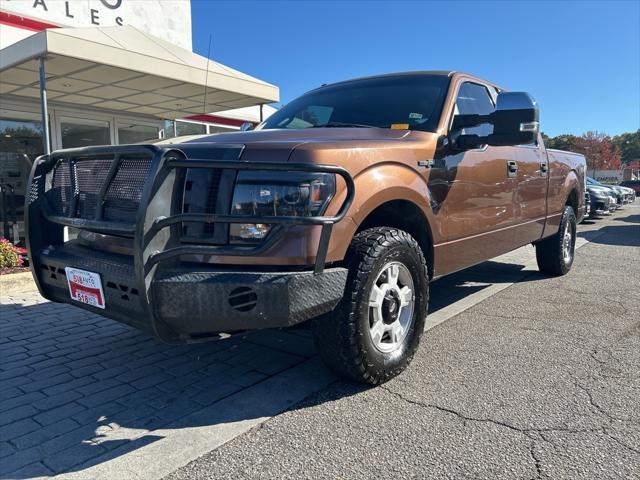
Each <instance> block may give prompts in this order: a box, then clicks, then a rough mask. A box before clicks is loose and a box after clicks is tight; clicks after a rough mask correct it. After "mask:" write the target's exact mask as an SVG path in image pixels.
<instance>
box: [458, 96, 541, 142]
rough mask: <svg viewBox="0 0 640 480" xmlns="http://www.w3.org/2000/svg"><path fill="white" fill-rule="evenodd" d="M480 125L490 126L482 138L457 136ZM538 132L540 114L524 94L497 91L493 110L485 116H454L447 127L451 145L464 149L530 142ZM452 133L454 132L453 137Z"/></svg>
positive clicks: (530, 98)
mask: <svg viewBox="0 0 640 480" xmlns="http://www.w3.org/2000/svg"><path fill="white" fill-rule="evenodd" d="M483 123H490V124H492V125H493V133H492V134H490V135H486V136H478V135H460V134H459V132H460V130H461V129H463V128H467V127H475V126H477V125H481V124H483ZM539 131H540V112H539V110H538V105H537V103H536V101H535V100H534V99H533V97H531V95H529V94H528V93H526V92H501V93H499V94H498V100H497V102H496V109H495V110H494V111H493V113H490V114H488V115H456V116H455V117H454V119H453V125H452V128H451V133H452V134H453V135H452V137H453V138H452V140H453V144H454V145H456V146H457V147H458V148H460V149H463V150H467V149H470V148H477V147H478V146H480V145H492V146H497V147H502V146H510V145H526V144H529V143H534V142H535V141H536V139H537V138H538V133H539ZM456 133H458V134H457V135H456Z"/></svg>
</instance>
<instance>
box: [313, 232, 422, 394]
mask: <svg viewBox="0 0 640 480" xmlns="http://www.w3.org/2000/svg"><path fill="white" fill-rule="evenodd" d="M346 263H347V267H348V268H349V275H348V277H347V284H346V285H347V286H346V288H345V294H344V297H343V299H342V300H341V302H340V303H339V304H338V306H337V307H336V308H335V310H334V311H332V312H330V313H328V314H326V315H323V316H322V317H320V318H318V319H316V320H314V323H313V332H314V338H315V342H316V347H317V349H318V351H319V353H320V356H321V357H322V359H323V360H324V362H325V363H326V364H327V365H328V366H329V367H330V368H331V369H332V370H334V371H335V372H337V373H338V374H340V375H341V376H344V377H346V378H348V379H350V380H355V381H358V382H363V383H368V384H372V385H377V384H380V383H384V382H386V381H387V380H389V379H391V378H393V377H395V376H396V375H398V374H399V373H401V372H402V371H403V370H404V369H405V368H406V367H407V365H408V364H409V363H410V362H411V359H412V358H413V355H414V354H415V352H416V349H417V348H418V345H419V343H420V337H421V336H422V332H423V330H424V322H425V319H426V315H427V303H428V295H429V294H428V288H429V280H428V273H427V264H426V261H425V258H424V255H423V253H422V249H421V248H420V246H419V245H418V243H417V242H416V240H415V239H414V238H413V237H412V236H411V235H409V234H408V233H407V232H404V231H402V230H398V229H394V228H388V227H378V228H371V229H368V230H364V231H362V232H360V233H358V234H357V235H356V236H355V237H354V239H353V241H352V242H351V245H350V247H349V252H348V254H347V259H346Z"/></svg>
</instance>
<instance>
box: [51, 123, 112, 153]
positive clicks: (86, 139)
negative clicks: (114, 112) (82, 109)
mask: <svg viewBox="0 0 640 480" xmlns="http://www.w3.org/2000/svg"><path fill="white" fill-rule="evenodd" d="M60 131H61V139H62V148H75V147H88V146H93V145H111V133H110V130H109V122H107V121H101V120H88V119H87V120H85V119H63V120H62V121H61V122H60Z"/></svg>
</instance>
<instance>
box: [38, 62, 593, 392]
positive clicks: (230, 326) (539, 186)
mask: <svg viewBox="0 0 640 480" xmlns="http://www.w3.org/2000/svg"><path fill="white" fill-rule="evenodd" d="M584 198H585V161H584V158H583V157H582V156H580V155H576V154H573V153H568V152H561V151H557V150H546V149H545V147H544V144H543V141H542V138H541V136H540V134H539V112H538V107H537V105H536V102H535V101H534V100H533V99H532V97H531V96H529V95H528V94H527V93H523V92H508V91H505V90H503V89H502V88H500V87H498V86H496V85H494V84H493V83H491V82H487V81H485V80H482V79H480V78H477V77H474V76H471V75H467V74H463V73H456V72H436V71H433V72H431V71H430V72H413V73H400V74H389V75H381V76H375V77H367V78H360V79H356V80H349V81H344V82H339V83H335V84H331V85H323V86H322V87H320V88H317V89H315V90H312V91H311V92H309V93H307V94H305V95H303V96H302V97H300V98H298V99H296V100H293V101H292V102H291V103H289V104H288V105H286V106H284V107H283V108H281V109H280V110H279V111H277V112H275V113H274V114H273V115H272V116H271V117H270V118H268V119H267V120H266V121H265V122H263V123H262V124H261V125H259V126H258V127H257V128H256V129H255V130H254V131H239V132H234V133H222V134H216V135H203V136H198V137H187V138H178V139H172V140H164V141H160V142H157V143H154V144H145V145H122V146H106V147H91V148H81V149H72V150H61V151H57V152H54V153H52V154H50V155H48V156H43V157H40V158H39V159H37V161H36V162H35V164H34V166H33V169H32V172H31V177H30V189H29V191H28V198H27V205H26V211H27V212H28V213H27V230H28V246H29V254H30V260H31V268H32V271H33V274H34V277H35V280H36V282H37V284H38V287H39V289H40V292H41V293H42V295H43V296H44V297H46V298H48V299H50V300H53V301H56V302H66V303H71V304H73V305H76V306H78V307H80V308H84V309H87V310H89V311H92V312H95V313H99V314H101V315H104V316H106V317H109V318H112V319H115V320H118V321H121V322H124V323H126V324H129V325H132V326H134V327H138V328H141V329H144V330H147V331H149V332H150V333H152V334H153V335H155V336H156V337H157V338H159V339H161V340H163V341H167V342H195V341H203V340H206V339H211V338H218V337H219V334H220V333H221V332H228V333H232V332H239V331H245V330H248V329H260V328H271V327H286V326H290V325H294V324H297V323H300V322H304V321H306V320H311V319H312V320H313V321H312V330H313V333H314V337H315V341H316V344H317V347H318V351H319V352H320V355H321V356H322V358H323V359H324V360H325V362H326V363H327V364H328V365H329V366H330V367H331V368H333V369H334V370H336V371H337V372H339V373H340V374H342V375H344V376H346V377H348V378H351V379H355V380H358V381H362V382H367V383H371V384H377V383H381V382H384V381H386V380H388V379H389V378H391V377H393V376H395V375H397V374H398V373H399V372H401V371H402V370H403V369H404V368H405V367H406V366H407V364H408V363H409V362H410V360H411V358H412V356H413V355H414V352H415V351H416V348H417V347H418V343H419V341H420V338H421V335H422V332H423V330H424V325H425V319H426V315H427V301H428V291H429V282H430V281H432V280H434V279H436V278H438V277H441V276H443V275H447V274H449V273H452V272H456V271H459V270H461V269H464V268H466V267H469V266H471V265H475V264H478V263H480V262H483V261H485V260H487V259H490V258H492V257H495V256H497V255H500V254H502V253H505V252H508V251H510V250H513V249H515V248H518V247H520V246H522V245H526V244H530V243H532V244H534V245H535V247H536V255H537V260H538V265H539V267H540V270H541V271H542V272H544V273H546V274H550V275H563V274H565V273H567V272H568V271H569V269H570V268H571V265H572V263H573V258H574V244H575V238H576V223H577V222H579V221H580V220H581V219H582V217H583V215H584V210H585V204H584ZM69 231H71V232H76V234H75V235H68V234H67V232H69Z"/></svg>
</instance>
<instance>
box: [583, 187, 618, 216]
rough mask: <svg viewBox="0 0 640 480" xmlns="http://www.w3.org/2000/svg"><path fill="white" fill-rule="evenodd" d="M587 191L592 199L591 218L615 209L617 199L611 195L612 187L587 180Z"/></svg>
mask: <svg viewBox="0 0 640 480" xmlns="http://www.w3.org/2000/svg"><path fill="white" fill-rule="evenodd" d="M587 192H588V193H589V199H590V201H591V215H590V217H591V218H595V217H599V216H602V215H605V214H608V213H609V212H610V211H611V210H612V209H613V210H615V208H616V207H615V199H614V198H613V197H612V196H611V189H609V188H606V187H602V186H599V185H594V184H592V183H589V181H587Z"/></svg>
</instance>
